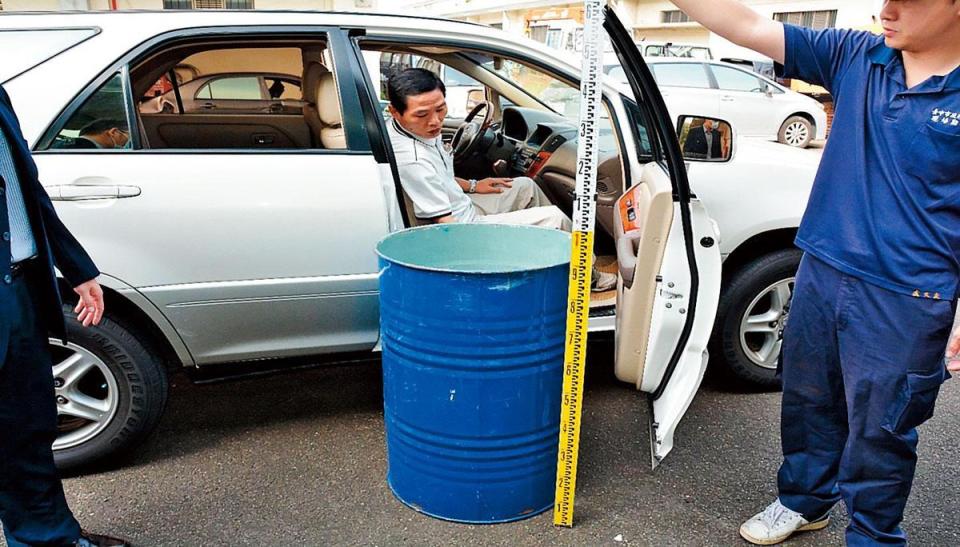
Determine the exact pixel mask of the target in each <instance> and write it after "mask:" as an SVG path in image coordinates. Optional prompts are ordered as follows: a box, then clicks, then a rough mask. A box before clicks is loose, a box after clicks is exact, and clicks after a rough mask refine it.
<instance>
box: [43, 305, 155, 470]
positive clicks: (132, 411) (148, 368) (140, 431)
mask: <svg viewBox="0 0 960 547" xmlns="http://www.w3.org/2000/svg"><path fill="white" fill-rule="evenodd" d="M63 309H64V315H65V319H66V324H67V338H68V342H67V343H66V344H64V343H63V342H62V341H60V340H56V339H52V338H51V339H50V346H49V347H50V353H51V356H52V358H53V376H54V386H55V387H56V397H57V428H58V434H57V439H56V441H54V444H53V456H54V460H55V461H56V464H57V467H58V468H60V469H61V470H67V469H73V468H77V467H81V466H86V465H89V464H92V463H94V462H96V461H99V460H101V459H103V458H106V457H107V456H112V455H117V454H119V453H122V452H123V451H126V450H129V449H131V448H132V447H134V446H135V445H137V444H138V443H139V442H140V441H142V440H143V439H144V438H145V437H146V436H147V435H149V434H150V432H151V431H153V429H154V428H155V427H156V426H157V423H158V422H159V421H160V416H161V415H162V414H163V409H164V407H165V406H166V401H167V393H168V384H167V375H166V371H165V370H164V369H163V365H162V361H161V360H160V359H159V358H158V357H157V356H156V355H153V354H151V352H150V351H149V350H148V349H147V346H145V345H144V344H143V343H142V342H141V341H139V340H138V339H137V337H136V336H135V335H134V334H133V331H132V330H131V329H129V328H127V327H125V326H124V324H123V323H122V320H120V319H115V318H112V317H108V316H105V317H104V318H103V319H102V320H101V322H100V324H99V325H98V326H90V327H86V328H85V327H83V326H82V325H81V324H80V323H79V322H78V321H77V319H76V316H75V315H74V314H73V313H72V310H71V308H70V306H64V308H63Z"/></svg>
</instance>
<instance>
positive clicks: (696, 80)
mask: <svg viewBox="0 0 960 547" xmlns="http://www.w3.org/2000/svg"><path fill="white" fill-rule="evenodd" d="M649 67H650V70H651V71H652V72H653V75H654V78H656V81H657V85H658V86H660V94H661V95H662V96H663V100H664V101H665V102H666V104H667V110H668V111H669V113H670V119H671V120H673V125H676V123H677V118H678V117H680V116H682V115H684V114H694V113H696V114H700V115H704V116H716V117H719V116H720V96H719V95H718V94H717V90H716V89H713V87H712V84H711V81H710V76H709V73H708V72H707V68H706V66H705V65H704V64H702V63H651V64H650V65H649Z"/></svg>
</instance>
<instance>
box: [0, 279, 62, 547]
mask: <svg viewBox="0 0 960 547" xmlns="http://www.w3.org/2000/svg"><path fill="white" fill-rule="evenodd" d="M29 277H30V272H24V273H23V274H22V275H20V276H17V277H15V278H14V281H13V283H12V284H4V283H2V281H0V308H2V309H0V313H3V314H4V315H5V317H7V318H10V319H11V320H10V322H9V324H8V327H7V332H6V333H0V338H3V337H8V340H9V342H8V344H7V349H6V354H5V355H2V356H0V521H2V523H3V532H4V535H5V536H6V539H7V544H8V545H9V546H10V547H21V546H23V545H31V546H32V545H64V544H70V543H72V542H73V541H75V540H76V539H77V538H78V537H79V536H80V525H79V524H77V521H76V520H75V519H74V518H73V514H72V513H71V512H70V509H69V508H68V507H67V500H66V499H65V498H64V495H63V486H62V485H61V483H60V476H59V474H58V473H57V469H56V467H54V463H53V450H52V445H53V441H54V439H56V435H57V408H56V402H55V400H54V387H53V373H52V369H51V366H52V365H51V361H50V352H49V348H48V346H47V334H46V328H45V327H44V325H43V323H42V322H41V320H40V318H39V317H37V314H36V310H37V309H38V306H37V304H36V303H37V298H36V293H35V290H34V289H33V288H32V286H31V285H32V283H31V281H30V280H29ZM0 328H3V327H2V326H0Z"/></svg>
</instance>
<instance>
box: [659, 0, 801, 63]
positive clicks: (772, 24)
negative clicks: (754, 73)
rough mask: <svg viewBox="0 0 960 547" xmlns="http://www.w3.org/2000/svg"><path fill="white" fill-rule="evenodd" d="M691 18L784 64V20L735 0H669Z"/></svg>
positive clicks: (740, 44)
mask: <svg viewBox="0 0 960 547" xmlns="http://www.w3.org/2000/svg"><path fill="white" fill-rule="evenodd" d="M672 1H673V3H674V4H676V6H677V7H678V8H680V9H681V10H683V11H684V13H686V14H687V15H689V16H690V18H691V19H693V20H695V21H696V22H698V23H700V24H701V25H703V26H705V27H706V28H707V29H709V30H710V31H712V32H714V33H716V34H719V35H720V36H723V37H724V38H726V39H727V40H730V41H731V42H733V43H734V44H737V45H739V46H743V47H745V48H749V49H752V50H754V51H756V52H758V53H762V54H763V55H766V56H767V57H770V58H771V59H773V60H774V61H776V62H778V63H781V64H783V60H784V56H785V50H786V47H785V45H784V39H783V24H782V23H780V22H778V21H774V20H772V19H767V18H765V17H763V16H761V15H760V14H759V13H757V12H755V11H753V10H752V9H750V8H748V7H747V6H744V5H743V4H741V3H740V2H739V1H737V0H710V1H709V2H705V1H704V0H672Z"/></svg>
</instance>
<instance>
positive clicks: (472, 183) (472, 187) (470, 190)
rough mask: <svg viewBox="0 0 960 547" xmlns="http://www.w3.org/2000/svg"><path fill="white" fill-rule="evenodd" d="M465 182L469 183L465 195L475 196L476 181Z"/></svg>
mask: <svg viewBox="0 0 960 547" xmlns="http://www.w3.org/2000/svg"><path fill="white" fill-rule="evenodd" d="M467 182H469V183H470V188H468V189H467V193H468V194H476V193H477V179H470V180H469V181H467Z"/></svg>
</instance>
